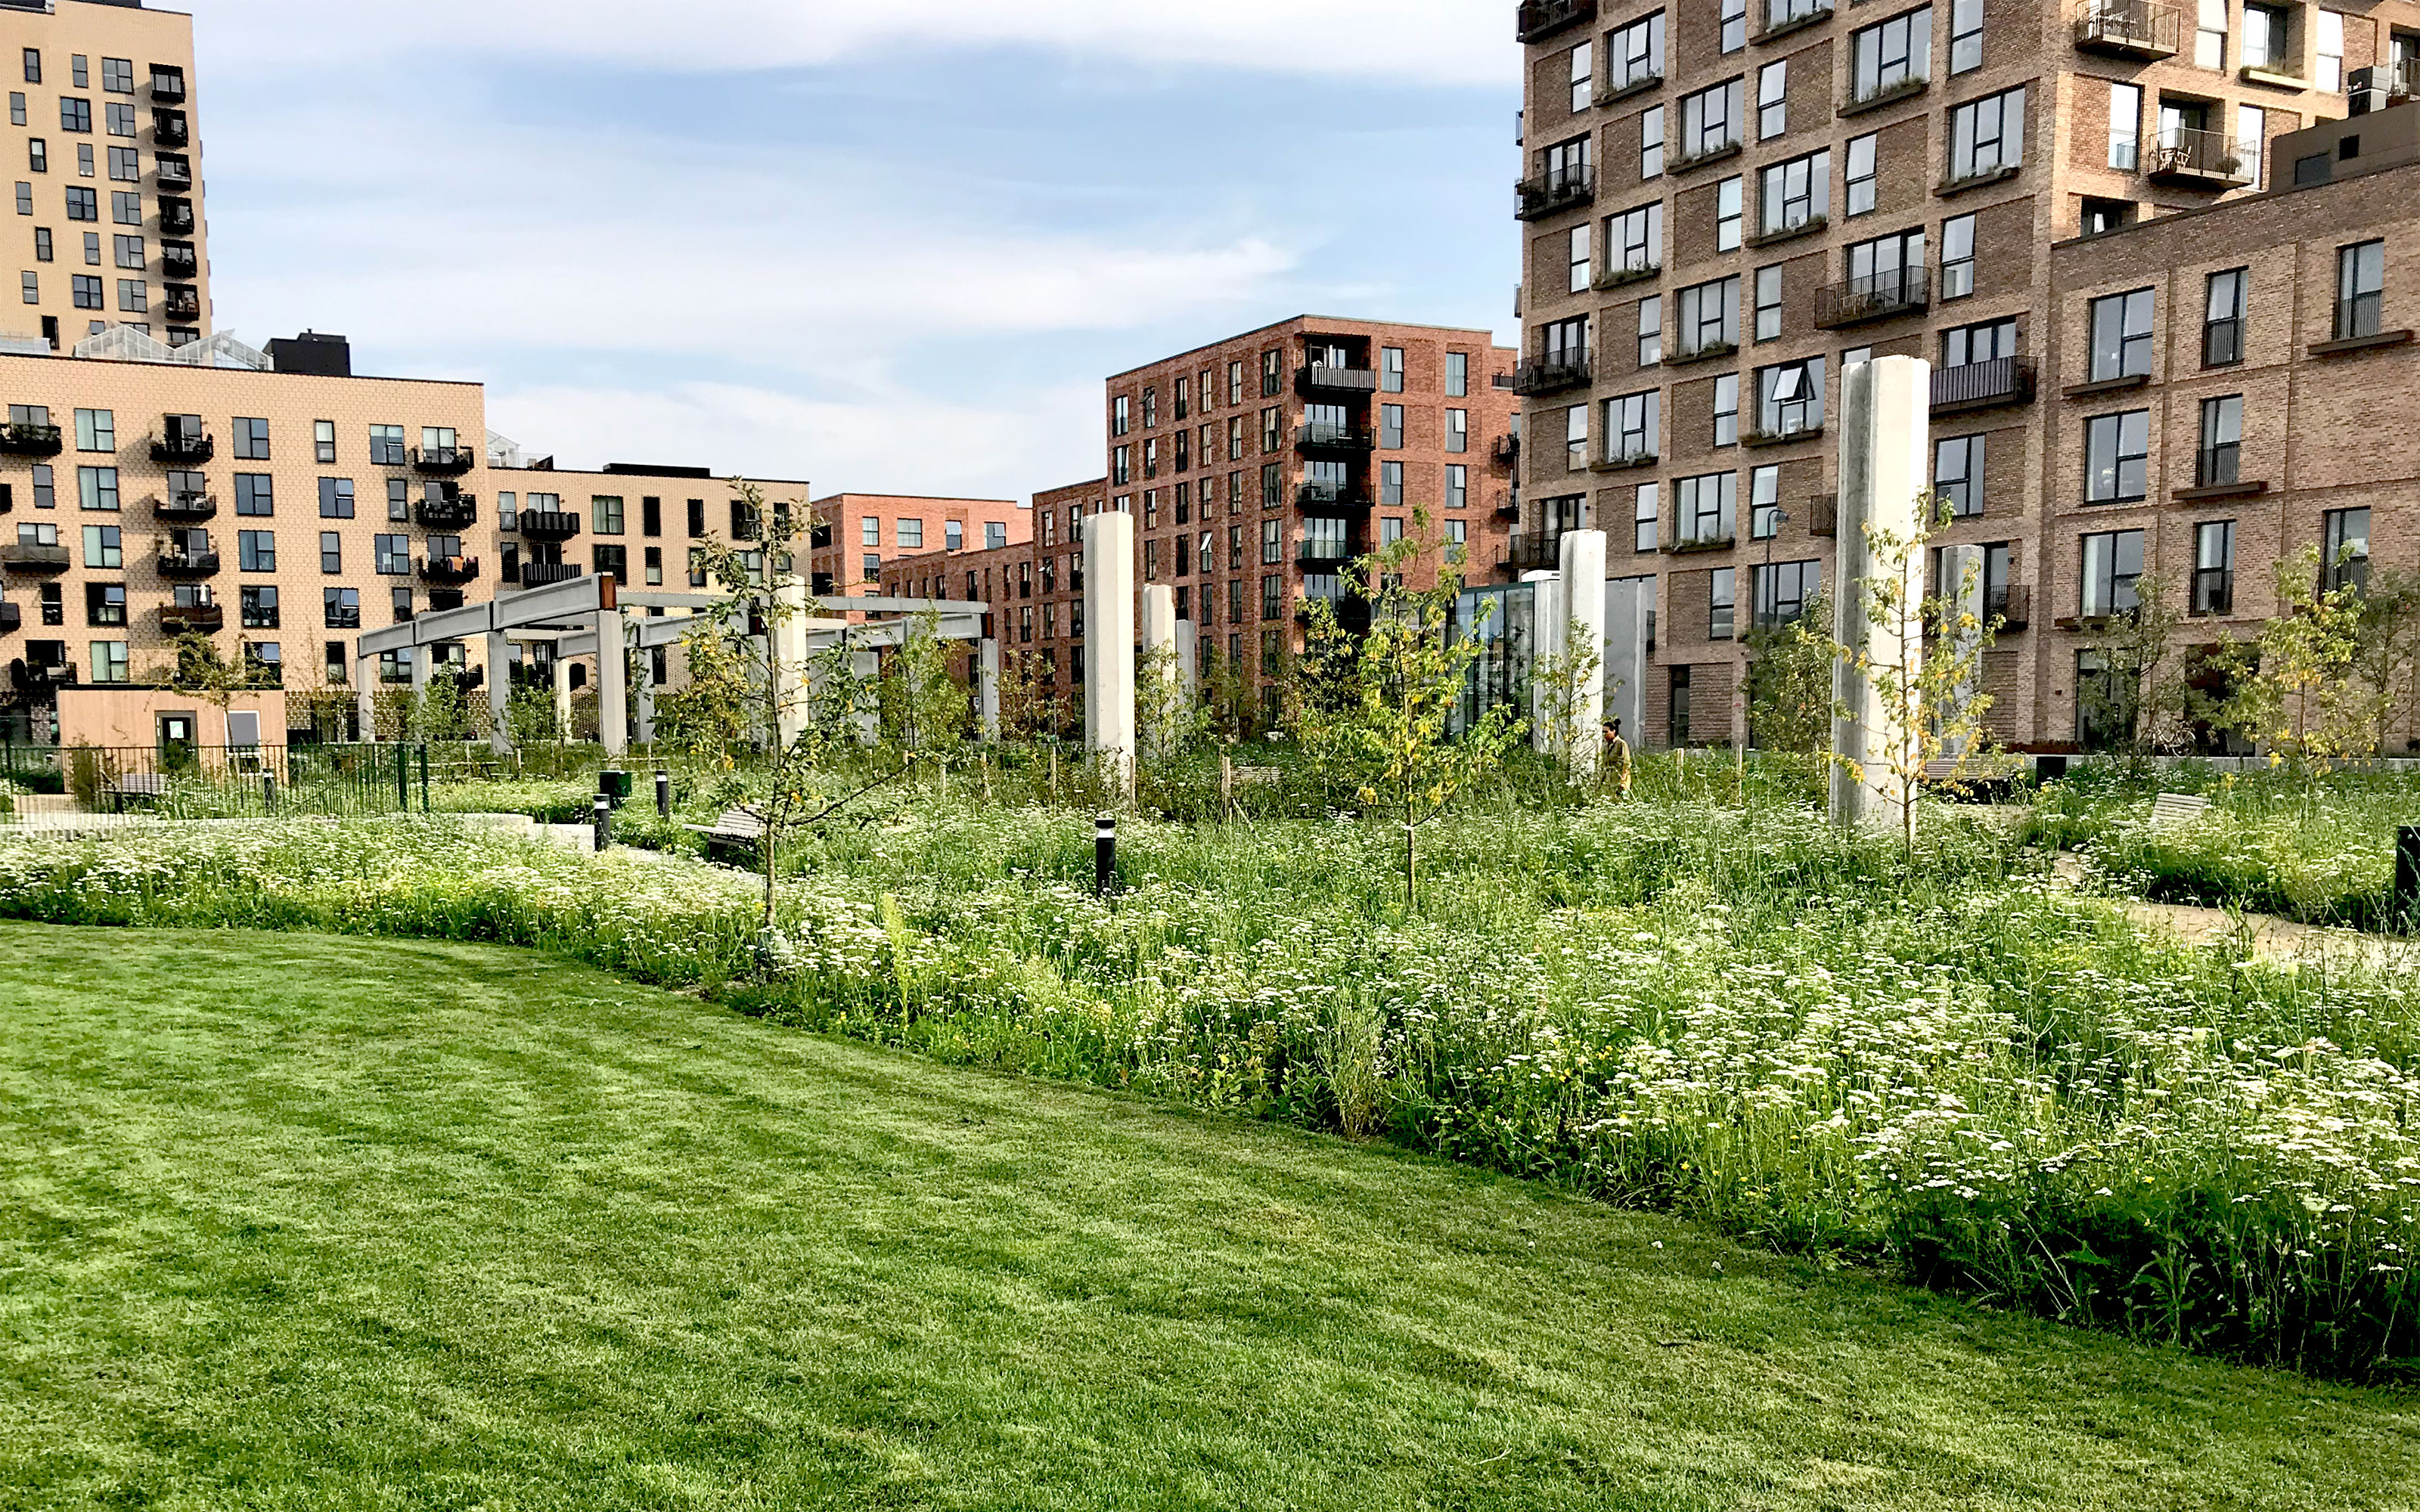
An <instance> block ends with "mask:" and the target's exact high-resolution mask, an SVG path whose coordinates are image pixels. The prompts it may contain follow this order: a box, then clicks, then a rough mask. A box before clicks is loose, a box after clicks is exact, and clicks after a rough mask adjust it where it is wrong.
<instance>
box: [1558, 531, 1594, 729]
mask: <svg viewBox="0 0 2420 1512" xmlns="http://www.w3.org/2000/svg"><path fill="white" fill-rule="evenodd" d="M1562 562H1563V573H1562V578H1563V588H1564V592H1563V594H1562V595H1561V597H1562V599H1563V615H1564V628H1563V636H1564V645H1563V656H1564V659H1565V661H1566V662H1567V663H1569V664H1570V665H1571V666H1573V667H1574V668H1575V669H1576V668H1577V667H1578V666H1579V665H1580V664H1581V663H1583V662H1586V661H1589V660H1590V659H1593V661H1594V662H1595V665H1594V666H1593V667H1590V669H1589V670H1588V672H1589V674H1588V675H1587V676H1585V677H1582V678H1580V679H1578V681H1577V686H1575V687H1572V688H1569V689H1567V690H1566V691H1567V693H1568V695H1569V696H1570V698H1571V700H1572V707H1571V709H1570V710H1569V714H1570V720H1571V742H1572V745H1571V748H1570V749H1569V750H1566V751H1562V752H1559V755H1561V756H1562V758H1563V759H1564V760H1565V761H1566V762H1568V763H1570V764H1571V768H1572V772H1573V774H1574V775H1575V776H1579V777H1585V776H1588V775H1590V774H1591V773H1593V772H1594V771H1595V770H1596V762H1597V755H1598V753H1599V752H1600V751H1602V750H1603V749H1604V748H1605V738H1604V736H1603V735H1602V734H1601V733H1600V731H1601V730H1602V728H1603V726H1604V722H1605V678H1604V676H1603V675H1602V674H1603V671H1604V667H1605V532H1603V531H1567V532H1564V534H1563V557H1562Z"/></svg>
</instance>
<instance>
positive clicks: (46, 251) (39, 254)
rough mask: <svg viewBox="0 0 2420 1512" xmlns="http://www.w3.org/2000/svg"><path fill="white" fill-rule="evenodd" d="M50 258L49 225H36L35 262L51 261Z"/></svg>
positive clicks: (51, 256)
mask: <svg viewBox="0 0 2420 1512" xmlns="http://www.w3.org/2000/svg"><path fill="white" fill-rule="evenodd" d="M52 258H53V253H52V251H51V231H50V227H48V226H37V227H35V229H34V260H35V261H36V262H38V263H46V262H49V261H51V260H52Z"/></svg>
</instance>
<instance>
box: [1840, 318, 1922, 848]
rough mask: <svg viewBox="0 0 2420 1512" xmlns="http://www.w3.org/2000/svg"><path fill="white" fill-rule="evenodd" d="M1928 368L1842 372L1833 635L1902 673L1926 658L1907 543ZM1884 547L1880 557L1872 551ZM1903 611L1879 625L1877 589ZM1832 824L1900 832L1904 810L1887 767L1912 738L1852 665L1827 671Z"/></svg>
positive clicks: (1890, 364)
mask: <svg viewBox="0 0 2420 1512" xmlns="http://www.w3.org/2000/svg"><path fill="white" fill-rule="evenodd" d="M1931 419H1932V364H1931V363H1927V362H1924V361H1922V360H1921V359H1919V358H1914V357H1885V358H1882V359H1880V360H1878V361H1875V362H1870V363H1851V364H1850V366H1849V367H1848V369H1847V370H1846V371H1845V372H1843V373H1842V374H1841V375H1840V512H1839V548H1838V551H1839V563H1838V567H1837V569H1836V570H1835V576H1834V580H1833V588H1832V602H1833V606H1834V607H1833V621H1834V623H1833V635H1834V639H1836V640H1838V641H1839V642H1840V644H1841V645H1843V646H1846V647H1848V648H1849V649H1850V650H1851V651H1852V652H1853V653H1854V654H1855V655H1856V656H1859V657H1860V658H1862V660H1863V661H1865V662H1866V663H1869V664H1870V665H1873V666H1878V667H1889V668H1892V669H1895V671H1893V673H1892V675H1893V677H1894V678H1902V677H1903V676H1904V674H1903V672H1901V671H1897V669H1902V668H1906V667H1911V666H1913V665H1914V664H1915V662H1916V659H1917V658H1920V657H1921V656H1923V655H1924V640H1923V633H1924V626H1923V612H1922V610H1923V604H1924V561H1923V557H1924V553H1923V552H1922V551H1920V550H1917V549H1915V548H1913V547H1912V546H1910V547H1908V548H1905V549H1894V548H1891V547H1890V544H1889V541H1888V540H1885V539H1884V538H1885V537H1887V538H1890V540H1895V541H1897V542H1900V543H1912V542H1913V540H1914V539H1915V536H1916V515H1917V508H1918V503H1917V501H1918V500H1919V498H1922V497H1930V495H1931V487H1932V470H1931V465H1930V464H1931V457H1930V455H1928V454H1929V453H1930V452H1931V445H1930V444H1929V443H1930V438H1931ZM1878 546H1879V547H1882V548H1883V549H1880V550H1878V549H1877V547H1878ZM1894 580H1896V583H1897V591H1896V592H1895V593H1892V592H1891V590H1890V589H1889V588H1887V587H1885V593H1890V594H1891V596H1893V597H1895V598H1897V599H1899V600H1900V602H1901V603H1902V604H1903V605H1904V609H1903V611H1901V612H1898V613H1894V614H1890V615H1885V616H1882V617H1883V618H1885V620H1886V621H1887V623H1885V624H1881V625H1877V624H1875V623H1874V621H1875V619H1876V617H1877V616H1876V615H1875V613H1874V612H1873V609H1874V605H1875V603H1876V593H1875V589H1876V586H1877V584H1878V583H1879V584H1885V585H1887V584H1890V583H1892V582H1893V581H1894ZM1832 701H1833V703H1834V705H1835V706H1836V707H1837V708H1838V710H1839V711H1840V712H1839V713H1838V714H1837V715H1836V716H1835V717H1834V718H1833V721H1832V748H1833V750H1834V752H1835V753H1837V754H1838V756H1839V757H1840V758H1841V762H1842V763H1843V764H1835V765H1834V766H1833V769H1832V822H1833V823H1834V824H1836V825H1841V826H1843V827H1853V828H1854V827H1877V828H1878V827H1885V826H1889V825H1896V824H1898V823H1899V821H1900V814H1901V811H1902V810H1903V809H1904V808H1905V806H1906V804H1907V803H1908V801H1909V794H1908V792H1907V787H1906V783H1905V781H1904V779H1903V777H1902V775H1901V774H1900V773H1895V772H1893V771H1892V770H1891V764H1892V761H1893V751H1894V748H1895V747H1903V746H1904V743H1905V740H1906V737H1907V732H1906V731H1905V730H1904V729H1902V728H1901V725H1902V723H1903V720H1901V719H1900V718H1899V717H1895V716H1894V713H1893V711H1892V710H1891V708H1890V707H1889V706H1888V703H1889V701H1887V700H1885V697H1884V687H1883V685H1882V682H1881V681H1880V680H1878V679H1877V678H1875V677H1874V676H1871V675H1869V673H1868V672H1867V671H1863V670H1861V669H1860V667H1859V666H1857V665H1855V664H1854V663H1852V662H1851V661H1849V660H1847V659H1843V660H1841V661H1839V662H1838V663H1837V664H1836V665H1835V667H1834V669H1833V673H1832ZM1847 763H1854V767H1855V769H1854V770H1852V769H1851V768H1850V766H1848V765H1846V764H1847Z"/></svg>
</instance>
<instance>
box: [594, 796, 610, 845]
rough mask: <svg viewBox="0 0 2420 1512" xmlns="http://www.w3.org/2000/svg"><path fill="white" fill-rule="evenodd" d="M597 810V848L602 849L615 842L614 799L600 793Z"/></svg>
mask: <svg viewBox="0 0 2420 1512" xmlns="http://www.w3.org/2000/svg"><path fill="white" fill-rule="evenodd" d="M596 812H597V849H598V850H600V851H601V850H603V849H605V848H606V847H607V846H609V845H611V844H613V799H611V798H609V797H606V796H605V795H603V794H601V793H600V794H598V795H597V810H596Z"/></svg>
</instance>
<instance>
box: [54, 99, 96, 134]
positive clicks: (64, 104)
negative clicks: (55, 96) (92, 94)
mask: <svg viewBox="0 0 2420 1512" xmlns="http://www.w3.org/2000/svg"><path fill="white" fill-rule="evenodd" d="M59 130H60V131H82V132H86V133H89V132H90V131H92V101H91V100H78V99H75V98H74V97H73V96H70V95H62V96H61V97H59Z"/></svg>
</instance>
